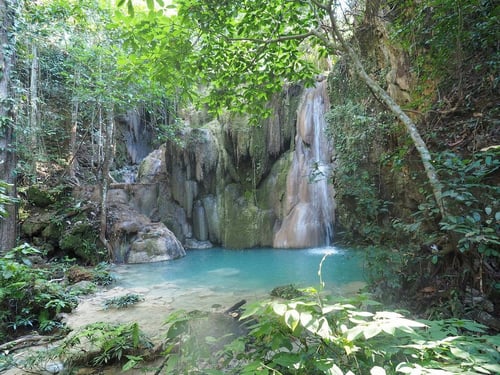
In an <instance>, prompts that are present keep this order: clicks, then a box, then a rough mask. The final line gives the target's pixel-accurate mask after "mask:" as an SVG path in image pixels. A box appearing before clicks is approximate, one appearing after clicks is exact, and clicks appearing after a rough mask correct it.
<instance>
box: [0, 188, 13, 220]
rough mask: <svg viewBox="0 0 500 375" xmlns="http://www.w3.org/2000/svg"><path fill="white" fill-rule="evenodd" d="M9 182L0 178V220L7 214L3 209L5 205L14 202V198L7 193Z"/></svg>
mask: <svg viewBox="0 0 500 375" xmlns="http://www.w3.org/2000/svg"><path fill="white" fill-rule="evenodd" d="M9 186H10V185H9V184H7V183H6V182H5V181H1V180H0V220H2V218H4V217H5V216H6V215H7V211H6V210H5V205H7V204H12V203H15V202H16V199H14V198H13V197H11V196H9V195H7V189H8V188H9Z"/></svg>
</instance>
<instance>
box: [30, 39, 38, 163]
mask: <svg viewBox="0 0 500 375" xmlns="http://www.w3.org/2000/svg"><path fill="white" fill-rule="evenodd" d="M31 55H32V58H31V73H30V92H29V100H30V109H29V111H30V114H29V121H30V123H29V127H30V129H29V140H30V148H31V150H32V151H33V153H31V156H32V157H33V163H34V164H33V165H32V167H33V168H34V170H35V172H36V158H37V153H38V151H39V150H38V146H39V145H38V135H39V127H38V124H39V121H38V117H39V114H38V70H39V69H38V66H39V65H38V48H37V46H36V45H35V43H34V42H33V45H32V46H31Z"/></svg>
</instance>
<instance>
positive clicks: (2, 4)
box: [0, 0, 17, 253]
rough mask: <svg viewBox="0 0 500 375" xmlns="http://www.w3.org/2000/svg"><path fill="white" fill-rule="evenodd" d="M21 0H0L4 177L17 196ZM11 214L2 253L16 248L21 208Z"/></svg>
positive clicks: (0, 162)
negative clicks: (15, 78)
mask: <svg viewBox="0 0 500 375" xmlns="http://www.w3.org/2000/svg"><path fill="white" fill-rule="evenodd" d="M16 8H17V1H14V0H0V180H3V181H5V182H7V183H9V184H11V188H10V189H9V191H8V195H9V196H10V197H13V198H15V197H16V193H17V192H16V176H15V167H16V161H17V160H16V151H15V147H14V142H15V134H14V113H13V103H12V101H13V96H12V90H11V81H10V75H11V68H12V66H13V65H14V60H15V50H14V48H15V41H14V40H13V37H12V35H13V34H14V33H13V24H14V17H15V9H16ZM5 208H6V211H7V214H8V216H7V217H6V218H5V219H0V253H3V252H5V251H6V250H9V249H11V248H13V247H14V246H15V245H16V237H17V230H16V228H17V207H16V205H14V204H9V205H7V206H6V207H5Z"/></svg>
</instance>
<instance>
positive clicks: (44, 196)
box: [26, 185, 56, 208]
mask: <svg viewBox="0 0 500 375" xmlns="http://www.w3.org/2000/svg"><path fill="white" fill-rule="evenodd" d="M26 195H27V197H28V202H29V203H31V204H32V205H34V206H37V207H41V208H44V207H48V206H50V205H51V204H54V203H55V202H56V196H55V195H54V194H53V193H51V192H50V191H48V190H45V189H43V188H42V187H41V186H36V185H34V186H30V187H29V188H28V189H27V190H26Z"/></svg>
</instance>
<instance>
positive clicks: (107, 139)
mask: <svg viewBox="0 0 500 375" xmlns="http://www.w3.org/2000/svg"><path fill="white" fill-rule="evenodd" d="M114 128H115V121H114V112H113V110H107V111H106V124H105V131H104V132H103V135H104V150H103V151H104V160H103V164H102V181H101V222H100V226H101V228H100V240H101V242H102V243H103V245H104V246H105V247H106V249H107V250H108V257H109V259H110V260H112V259H113V249H112V247H111V244H110V243H109V241H108V239H107V236H106V228H107V216H108V199H107V198H108V197H107V195H108V187H109V181H110V177H109V171H110V167H111V164H112V162H113V137H114V135H113V133H114Z"/></svg>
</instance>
